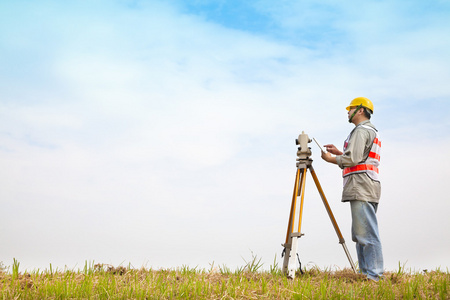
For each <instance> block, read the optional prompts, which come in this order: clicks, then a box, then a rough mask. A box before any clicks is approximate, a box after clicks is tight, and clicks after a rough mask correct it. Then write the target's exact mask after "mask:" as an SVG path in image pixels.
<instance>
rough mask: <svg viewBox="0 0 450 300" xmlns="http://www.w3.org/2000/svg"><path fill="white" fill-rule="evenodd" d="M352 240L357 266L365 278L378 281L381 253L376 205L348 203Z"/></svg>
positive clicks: (358, 202)
mask: <svg viewBox="0 0 450 300" xmlns="http://www.w3.org/2000/svg"><path fill="white" fill-rule="evenodd" d="M350 207H351V210H352V240H353V241H354V242H356V253H357V254H358V266H359V270H360V272H361V273H362V274H365V275H367V278H369V279H373V280H376V281H378V280H379V279H380V278H381V277H382V275H383V253H382V250H381V242H380V235H379V233H378V222H377V216H376V212H377V208H378V203H373V202H366V201H350Z"/></svg>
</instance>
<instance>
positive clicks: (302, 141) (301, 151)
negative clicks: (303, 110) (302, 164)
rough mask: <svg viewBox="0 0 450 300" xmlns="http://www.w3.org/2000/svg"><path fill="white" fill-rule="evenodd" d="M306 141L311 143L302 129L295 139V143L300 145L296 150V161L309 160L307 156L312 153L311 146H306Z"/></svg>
mask: <svg viewBox="0 0 450 300" xmlns="http://www.w3.org/2000/svg"><path fill="white" fill-rule="evenodd" d="M308 143H311V139H310V138H309V137H308V135H307V134H306V133H305V132H304V131H302V134H300V135H299V136H298V139H296V140H295V144H296V145H300V147H298V151H297V156H298V158H297V160H298V161H305V160H310V158H309V157H310V156H311V154H312V153H311V148H310V147H308Z"/></svg>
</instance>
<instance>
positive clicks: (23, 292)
mask: <svg viewBox="0 0 450 300" xmlns="http://www.w3.org/2000/svg"><path fill="white" fill-rule="evenodd" d="M0 266H2V268H0V291H1V294H0V295H1V296H0V297H1V299H450V293H449V285H450V274H449V272H448V270H447V271H446V272H443V271H441V270H439V269H437V270H434V271H427V272H420V273H418V272H416V273H414V272H407V271H406V270H405V269H404V267H401V266H399V270H398V271H394V272H387V273H386V274H385V275H386V277H385V279H384V280H381V281H380V282H378V283H375V282H371V281H365V280H364V278H363V277H362V276H360V275H358V274H354V273H353V272H352V271H351V270H350V269H344V270H338V271H332V270H319V269H318V268H312V269H310V270H305V272H304V273H305V274H303V275H301V274H298V276H297V277H296V278H295V279H294V280H290V279H288V278H287V277H286V276H285V275H284V274H282V272H281V270H280V268H279V267H278V265H277V263H276V260H274V265H273V266H271V267H270V268H269V270H267V271H265V270H262V264H261V260H260V259H257V258H256V257H253V258H252V260H250V261H248V262H247V261H246V264H245V265H244V266H243V267H241V268H237V269H236V270H234V271H233V270H230V269H229V268H227V267H225V266H222V267H214V265H212V266H211V268H210V269H209V270H202V269H197V268H189V267H187V266H182V267H180V268H177V269H160V270H152V269H145V268H142V269H133V268H131V267H127V268H126V267H122V266H119V267H113V266H110V265H102V264H95V265H94V264H93V263H92V264H88V263H86V264H85V266H84V268H83V269H82V270H77V271H74V270H54V269H53V268H52V267H50V269H49V270H44V271H39V270H37V271H33V272H24V273H23V274H22V273H20V272H19V262H18V261H16V260H14V263H13V265H12V267H10V268H6V267H4V266H3V264H1V265H0Z"/></svg>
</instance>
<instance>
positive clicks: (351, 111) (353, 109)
mask: <svg viewBox="0 0 450 300" xmlns="http://www.w3.org/2000/svg"><path fill="white" fill-rule="evenodd" d="M355 109H356V106H352V107H350V110H349V111H348V112H347V117H348V119H349V120H350V117H351V116H352V115H353V113H354V112H355Z"/></svg>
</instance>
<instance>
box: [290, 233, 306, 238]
mask: <svg viewBox="0 0 450 300" xmlns="http://www.w3.org/2000/svg"><path fill="white" fill-rule="evenodd" d="M304 235H305V234H304V233H300V232H293V233H291V237H302V236H304Z"/></svg>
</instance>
